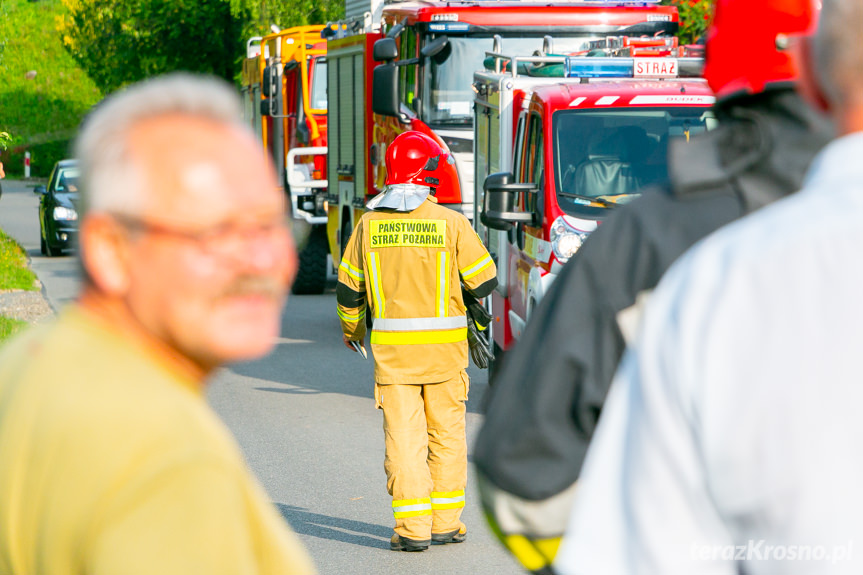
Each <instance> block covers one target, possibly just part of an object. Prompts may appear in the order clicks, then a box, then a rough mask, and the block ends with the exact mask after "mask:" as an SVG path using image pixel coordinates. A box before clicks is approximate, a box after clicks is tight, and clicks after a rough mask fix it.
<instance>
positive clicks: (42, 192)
mask: <svg viewBox="0 0 863 575" xmlns="http://www.w3.org/2000/svg"><path fill="white" fill-rule="evenodd" d="M33 193H34V194H39V195H40V196H44V195H45V194H47V193H48V190H47V188H45V186H42V185H38V186H36V187H35V188H33Z"/></svg>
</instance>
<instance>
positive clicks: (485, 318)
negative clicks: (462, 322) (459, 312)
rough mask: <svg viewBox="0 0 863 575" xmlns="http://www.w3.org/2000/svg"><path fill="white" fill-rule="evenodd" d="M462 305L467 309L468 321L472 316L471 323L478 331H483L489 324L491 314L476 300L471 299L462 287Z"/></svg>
mask: <svg viewBox="0 0 863 575" xmlns="http://www.w3.org/2000/svg"><path fill="white" fill-rule="evenodd" d="M461 294H462V299H463V300H464V305H465V307H467V313H468V321H470V317H471V316H473V321H474V322H476V327H477V329H478V330H479V331H485V329H486V328H487V327H488V324H490V323H491V314H490V313H489V312H488V310H487V309H485V306H484V305H482V304H481V303H480V302H479V300H478V299H476V298H475V297H473V296H472V295H471V294H470V292H468V291H467V290H466V289H464V287H462V290H461Z"/></svg>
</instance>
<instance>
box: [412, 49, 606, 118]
mask: <svg viewBox="0 0 863 575" xmlns="http://www.w3.org/2000/svg"><path fill="white" fill-rule="evenodd" d="M598 38H599V36H584V35H581V36H569V37H558V36H555V37H554V41H553V46H552V49H553V50H554V53H555V54H573V53H576V52H579V51H583V50H586V49H587V47H588V42H590V41H591V40H597V39H598ZM433 39H434V38H433V37H431V36H430V37H428V38H426V41H427V42H428V41H431V40H433ZM542 42H543V39H542V36H519V37H507V36H503V37H502V42H501V52H502V53H503V54H506V55H507V56H530V55H531V54H533V53H534V52H536V51H538V50H542ZM492 46H493V39H492V37H491V36H449V44H448V45H447V47H446V48H444V51H443V52H441V54H439V55H438V56H437V57H436V58H433V59H431V60H430V66H429V69H430V74H429V76H428V81H426V82H423V99H422V119H423V121H425V122H426V123H427V124H432V125H434V124H451V125H464V126H470V125H471V124H472V123H473V109H472V105H473V96H474V94H473V89H472V88H473V86H472V85H473V73H474V72H476V71H477V70H482V69H483V68H484V61H485V58H486V56H485V53H486V52H491V51H492Z"/></svg>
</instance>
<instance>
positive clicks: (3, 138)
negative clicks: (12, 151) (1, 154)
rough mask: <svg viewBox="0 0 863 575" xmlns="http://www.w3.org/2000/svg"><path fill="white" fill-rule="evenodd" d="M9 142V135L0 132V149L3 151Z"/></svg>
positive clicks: (10, 137) (10, 138) (10, 139)
mask: <svg viewBox="0 0 863 575" xmlns="http://www.w3.org/2000/svg"><path fill="white" fill-rule="evenodd" d="M11 141H12V136H10V135H9V132H0V149H2V150H5V149H6V148H8V147H9V143H10V142H11Z"/></svg>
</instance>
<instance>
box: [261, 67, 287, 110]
mask: <svg viewBox="0 0 863 575" xmlns="http://www.w3.org/2000/svg"><path fill="white" fill-rule="evenodd" d="M281 88H282V86H281V77H280V76H279V73H278V70H277V69H276V68H275V67H274V66H267V67H266V68H264V74H263V78H262V79H261V93H262V94H263V96H264V98H263V99H262V100H261V115H262V116H278V115H279V108H278V101H279V95H280V92H281Z"/></svg>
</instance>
